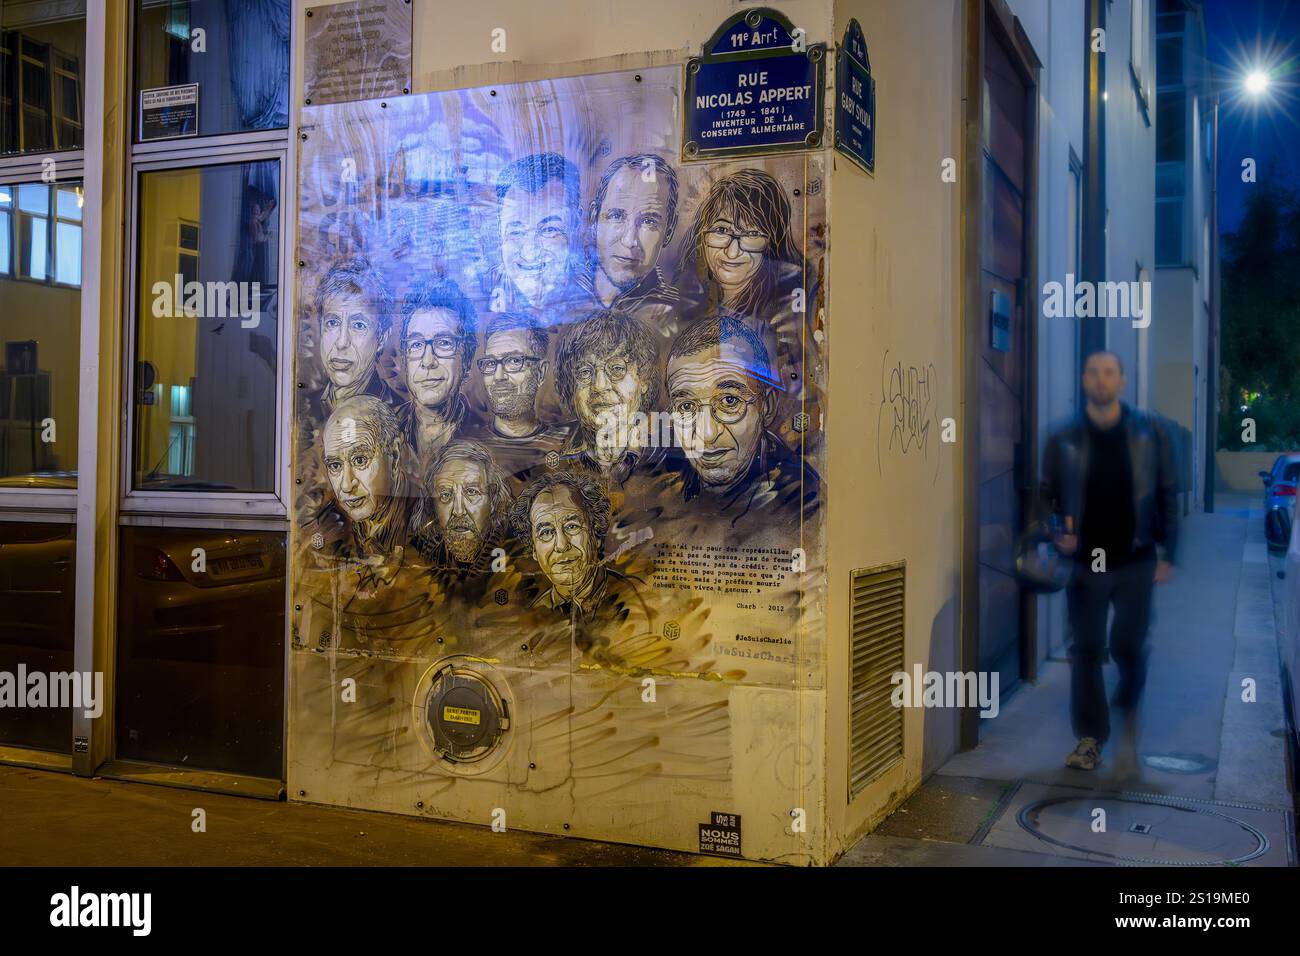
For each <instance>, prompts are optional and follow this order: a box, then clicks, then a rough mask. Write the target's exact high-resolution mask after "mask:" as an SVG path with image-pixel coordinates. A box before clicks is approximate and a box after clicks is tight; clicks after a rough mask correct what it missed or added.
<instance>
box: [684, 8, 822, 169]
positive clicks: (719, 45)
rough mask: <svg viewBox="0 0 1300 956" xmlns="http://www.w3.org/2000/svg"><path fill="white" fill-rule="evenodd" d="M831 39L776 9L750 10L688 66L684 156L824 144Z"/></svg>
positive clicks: (718, 33) (776, 150)
mask: <svg viewBox="0 0 1300 956" xmlns="http://www.w3.org/2000/svg"><path fill="white" fill-rule="evenodd" d="M825 79H826V44H824V43H813V44H810V43H808V42H807V37H806V35H805V34H804V31H803V30H801V29H799V28H797V27H796V26H795V25H794V24H793V23H791V21H790V20H789V19H788V18H787V17H785V16H784V15H783V14H781V13H779V12H777V11H776V10H771V9H767V8H764V7H759V8H756V9H752V10H743V11H741V12H740V13H737V14H736V15H734V16H732V17H731V18H730V19H728V20H727V21H726V22H725V23H723V24H722V26H720V27H719V28H718V29H717V31H716V32H715V33H714V34H713V36H712V37H710V38H709V40H708V42H707V43H705V44H704V48H703V50H702V55H701V56H698V57H692V58H691V59H690V60H689V61H688V62H687V64H686V96H685V103H684V109H683V111H682V113H683V133H682V160H683V161H684V162H690V161H692V160H696V161H698V160H703V159H714V158H718V157H735V156H755V155H759V156H762V155H768V154H771V153H788V152H798V151H800V150H812V149H818V148H820V147H821V146H822V139H823V135H824V127H825V116H824V112H823V105H822V104H823V99H824V95H823V91H824V89H825Z"/></svg>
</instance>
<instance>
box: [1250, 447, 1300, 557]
mask: <svg viewBox="0 0 1300 956" xmlns="http://www.w3.org/2000/svg"><path fill="white" fill-rule="evenodd" d="M1259 477H1260V478H1261V479H1263V482H1264V538H1265V539H1266V540H1267V541H1268V547H1269V550H1270V551H1285V550H1286V549H1287V542H1289V541H1290V540H1291V525H1292V524H1293V523H1294V519H1295V503H1296V486H1297V485H1300V454H1296V455H1278V457H1277V461H1275V462H1273V469H1272V470H1271V471H1261V472H1260V473H1259Z"/></svg>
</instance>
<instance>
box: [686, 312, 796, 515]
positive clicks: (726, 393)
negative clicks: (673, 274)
mask: <svg viewBox="0 0 1300 956" xmlns="http://www.w3.org/2000/svg"><path fill="white" fill-rule="evenodd" d="M719 328H721V329H722V331H721V333H720V334H719V332H718V331H717V330H719ZM710 332H712V334H709V333H710ZM768 368H769V364H768V358H767V354H766V350H765V349H764V348H763V345H762V343H761V341H760V340H759V339H758V337H757V336H756V335H754V334H753V333H752V332H750V331H749V330H748V329H746V328H744V327H743V326H742V325H741V323H739V322H738V321H737V320H734V319H729V318H724V319H722V320H721V322H719V321H718V320H714V321H713V322H708V323H704V324H703V326H702V327H701V328H699V329H691V330H689V331H688V332H687V333H686V335H685V336H684V337H683V338H682V339H680V340H679V342H678V343H677V344H676V345H674V347H673V351H672V353H671V354H670V355H669V358H668V369H667V384H668V402H669V405H670V407H671V409H672V414H673V426H674V428H675V429H676V430H677V435H678V439H679V441H680V442H681V445H682V448H683V450H684V452H685V454H686V458H687V460H688V461H689V462H690V464H691V467H692V468H694V469H695V472H696V473H697V474H698V475H699V477H700V480H701V482H702V483H703V484H704V485H705V486H706V487H709V488H715V489H720V488H729V487H731V486H732V485H734V484H736V483H738V482H739V481H741V480H742V479H743V478H744V477H745V476H746V474H747V473H748V472H749V469H750V466H751V465H752V464H753V462H754V458H755V456H756V455H757V454H758V450H759V448H760V446H761V442H762V440H763V435H764V432H765V430H766V428H767V425H768V423H769V422H770V421H771V419H772V416H773V414H774V411H775V408H776V395H775V392H774V391H773V389H772V387H771V385H770V372H768V371H767V370H768Z"/></svg>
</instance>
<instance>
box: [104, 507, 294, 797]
mask: <svg viewBox="0 0 1300 956" xmlns="http://www.w3.org/2000/svg"><path fill="white" fill-rule="evenodd" d="M121 556H122V557H121V565H120V567H121V571H120V575H121V577H120V579H119V588H118V614H119V618H118V630H117V674H116V679H117V684H116V689H117V690H116V698H115V704H116V706H115V710H116V715H117V755H118V756H119V757H122V758H124V759H127V760H141V761H145V762H149V763H160V764H167V765H170V766H178V767H187V768H198V769H203V770H217V771H224V772H227V773H243V774H249V775H251V776H255V777H267V778H271V779H279V778H280V777H281V775H282V763H281V759H282V758H281V755H282V749H283V729H284V623H285V621H284V601H285V546H284V535H283V534H271V533H265V532H254V531H226V530H208V531H205V530H177V529H169V528H143V527H127V528H123V529H122V537H121ZM200 556H201V557H200Z"/></svg>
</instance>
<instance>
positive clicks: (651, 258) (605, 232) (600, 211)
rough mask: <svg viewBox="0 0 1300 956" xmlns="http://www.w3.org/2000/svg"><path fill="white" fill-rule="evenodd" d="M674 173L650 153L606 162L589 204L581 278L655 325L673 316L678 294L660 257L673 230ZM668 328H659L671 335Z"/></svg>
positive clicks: (595, 295) (599, 296)
mask: <svg viewBox="0 0 1300 956" xmlns="http://www.w3.org/2000/svg"><path fill="white" fill-rule="evenodd" d="M677 195H678V187H677V173H676V171H675V170H674V169H673V168H672V166H670V165H669V164H668V163H667V162H666V161H665V160H664V159H663V158H662V157H660V156H657V155H655V154H654V153H638V154H636V155H634V156H621V157H619V158H618V159H616V160H614V161H613V162H612V163H610V164H609V167H608V168H607V169H606V170H605V173H604V175H603V176H602V177H601V180H600V184H599V185H598V186H597V187H596V195H595V198H594V199H593V200H592V202H591V217H590V233H591V240H592V246H593V256H592V263H591V268H590V271H589V272H588V273H586V274H584V275H583V276H582V277H581V279H580V280H579V281H580V284H581V285H582V286H583V288H584V289H585V290H586V291H587V292H588V293H589V294H590V295H591V297H592V299H593V300H594V301H595V302H596V303H597V304H599V305H600V306H602V307H604V308H612V309H617V310H619V311H620V312H625V313H627V314H629V315H632V316H634V317H636V318H639V319H642V320H644V321H646V322H647V323H648V324H649V325H650V326H651V327H652V328H657V327H658V324H659V320H661V319H669V320H672V319H675V313H676V309H677V307H678V305H679V303H680V301H681V296H680V294H679V293H678V292H677V290H676V289H675V288H673V287H672V286H670V285H669V284H668V283H667V282H666V281H665V279H664V275H663V271H662V270H661V269H660V267H659V259H660V257H661V255H662V254H663V251H664V249H665V247H667V245H668V243H669V242H671V241H672V237H673V233H674V232H675V231H676V228H677ZM675 330H676V327H675V322H674V323H673V327H672V328H671V329H666V330H662V331H664V332H665V334H672V332H674V331H675Z"/></svg>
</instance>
